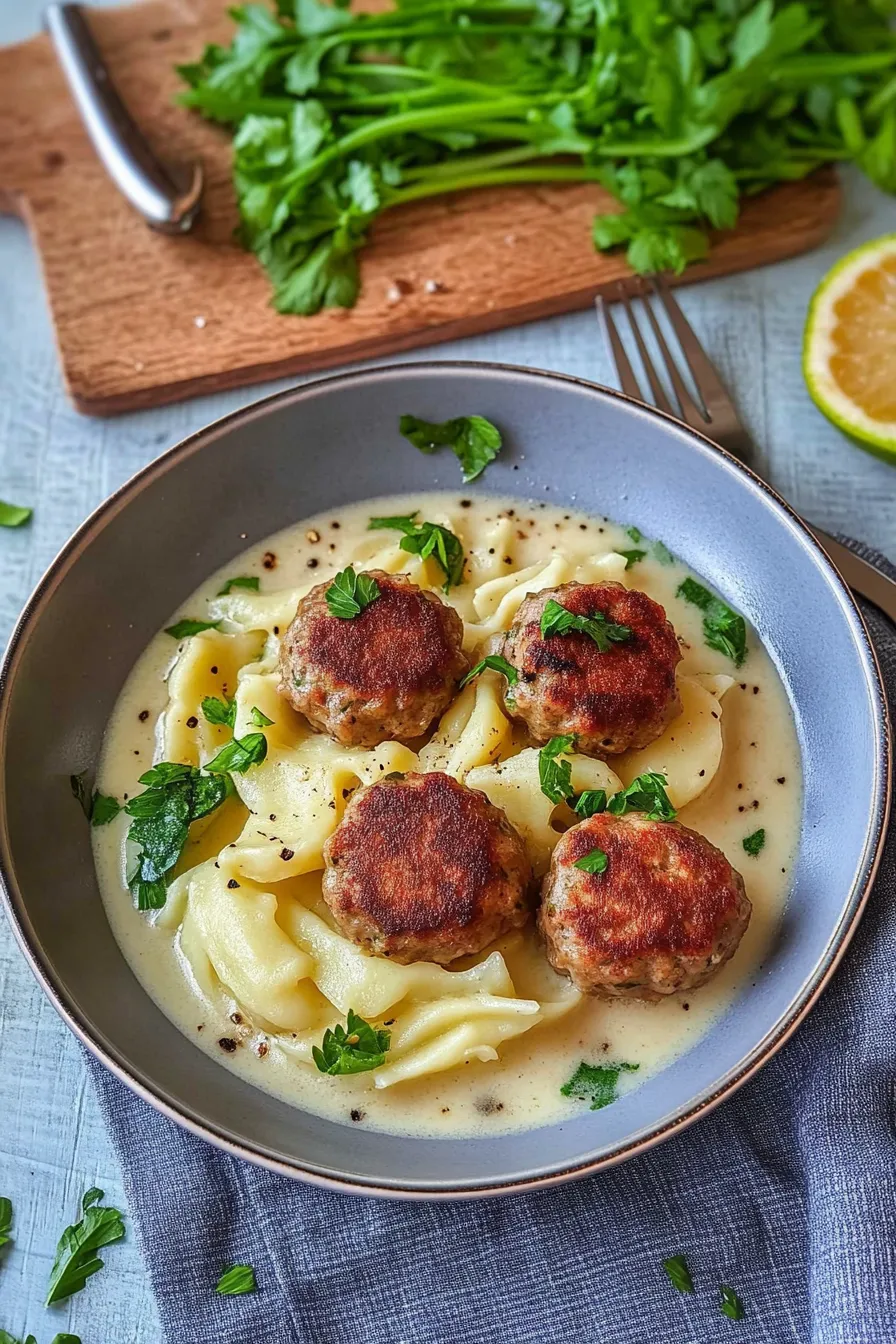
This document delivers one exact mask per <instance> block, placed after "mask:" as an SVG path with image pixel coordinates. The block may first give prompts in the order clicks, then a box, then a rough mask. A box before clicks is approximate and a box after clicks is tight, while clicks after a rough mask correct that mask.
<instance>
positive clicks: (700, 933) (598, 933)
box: [538, 812, 751, 1001]
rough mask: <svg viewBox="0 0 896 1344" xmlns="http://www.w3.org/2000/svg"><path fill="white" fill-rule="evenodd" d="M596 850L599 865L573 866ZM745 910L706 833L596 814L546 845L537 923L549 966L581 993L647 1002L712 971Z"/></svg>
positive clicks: (742, 924) (740, 886) (739, 929)
mask: <svg viewBox="0 0 896 1344" xmlns="http://www.w3.org/2000/svg"><path fill="white" fill-rule="evenodd" d="M594 849H601V850H603V852H604V853H605V854H606V856H607V866H606V869H605V870H604V872H602V873H595V874H591V873H587V872H585V871H583V869H581V868H576V866H575V864H576V862H577V860H579V859H582V858H584V857H585V855H586V854H590V853H591V851H592V850H594ZM750 910H751V906H750V902H749V901H748V900H747V897H746V893H745V891H744V881H743V878H742V877H741V875H740V873H738V872H735V870H734V869H733V868H732V867H731V864H730V863H729V862H728V860H727V859H726V858H725V856H724V854H722V853H721V852H720V851H719V850H717V849H716V847H715V846H714V845H711V844H710V842H709V841H708V840H707V839H706V837H705V836H702V835H698V834H697V832H696V831H691V830H689V829H688V828H687V826H682V825H680V824H679V823H678V822H675V821H649V820H648V819H647V818H646V817H645V816H643V815H642V814H640V813H628V814H626V815H625V816H623V817H614V816H610V814H609V813H606V812H604V813H600V814H598V815H597V816H593V817H589V818H588V819H587V820H586V821H582V822H580V823H579V824H578V825H577V826H573V827H572V829H571V830H569V831H567V832H566V834H565V835H564V836H563V838H562V839H561V841H560V843H559V844H558V845H557V847H556V849H555V850H554V855H553V858H552V860H551V866H550V869H549V871H548V874H547V877H546V878H545V881H544V888H543V897H542V905H541V909H540V910H539V914H538V926H539V928H540V929H541V932H542V934H543V935H544V939H545V942H546V943H547V953H548V959H549V961H550V963H551V965H552V966H553V967H554V969H555V970H558V971H565V972H566V974H567V975H568V976H569V978H570V979H571V980H572V982H573V984H574V985H575V986H576V988H577V989H580V990H581V991H582V992H583V993H584V994H597V995H601V996H602V997H605V998H628V999H648V1000H651V1001H655V1000H657V999H661V998H663V997H664V996H665V995H667V994H675V993H677V992H678V991H679V990H684V989H696V988H697V986H698V985H703V984H705V983H706V981H707V980H709V979H711V978H712V976H714V975H715V974H716V972H717V971H718V970H719V968H720V967H721V966H724V964H725V962H726V961H727V960H728V959H729V957H731V956H732V955H733V954H734V952H735V950H736V948H737V945H738V943H739V942H740V940H741V937H742V936H743V933H744V930H745V929H746V927H747V924H748V923H749V921H750Z"/></svg>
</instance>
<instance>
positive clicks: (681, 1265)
mask: <svg viewBox="0 0 896 1344" xmlns="http://www.w3.org/2000/svg"><path fill="white" fill-rule="evenodd" d="M663 1269H664V1270H665V1271H666V1273H667V1275H668V1276H669V1282H670V1283H671V1284H672V1287H673V1288H677V1289H678V1291H679V1292H680V1293H692V1292H693V1291H694V1280H693V1279H692V1278H691V1271H690V1270H689V1269H688V1262H687V1260H686V1259H685V1258H684V1256H683V1255H670V1256H669V1259H668V1260H664V1261H663Z"/></svg>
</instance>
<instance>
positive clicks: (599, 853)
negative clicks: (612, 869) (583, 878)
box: [573, 849, 609, 876]
mask: <svg viewBox="0 0 896 1344" xmlns="http://www.w3.org/2000/svg"><path fill="white" fill-rule="evenodd" d="M608 863H609V859H608V858H607V856H606V854H605V853H604V851H603V850H602V849H592V850H591V852H590V853H589V854H584V855H583V856H582V858H580V859H576V861H575V863H574V864H573V867H574V868H581V870H582V872H583V873H591V874H592V875H594V876H597V875H599V874H600V873H605V872H606V871H607V864H608Z"/></svg>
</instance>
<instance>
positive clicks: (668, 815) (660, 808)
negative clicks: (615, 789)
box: [607, 771, 678, 821]
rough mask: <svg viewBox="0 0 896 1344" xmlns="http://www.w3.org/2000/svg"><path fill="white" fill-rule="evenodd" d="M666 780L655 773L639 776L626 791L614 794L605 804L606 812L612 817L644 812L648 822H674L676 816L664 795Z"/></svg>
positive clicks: (667, 797) (667, 796)
mask: <svg viewBox="0 0 896 1344" xmlns="http://www.w3.org/2000/svg"><path fill="white" fill-rule="evenodd" d="M667 782H668V781H667V779H666V776H665V775H658V774H656V772H655V771H651V772H649V773H648V774H644V775H639V776H638V778H637V779H633V780H632V782H631V784H629V786H628V788H627V789H623V790H622V792H621V793H615V794H614V795H613V797H612V798H611V799H610V801H609V803H607V811H608V812H611V813H612V814H613V816H614V817H624V816H625V814H626V812H646V814H647V820H648V821H674V820H675V818H676V817H677V816H678V813H677V812H676V810H675V808H674V807H673V806H672V803H671V801H670V799H669V795H668V794H667V793H666V784H667Z"/></svg>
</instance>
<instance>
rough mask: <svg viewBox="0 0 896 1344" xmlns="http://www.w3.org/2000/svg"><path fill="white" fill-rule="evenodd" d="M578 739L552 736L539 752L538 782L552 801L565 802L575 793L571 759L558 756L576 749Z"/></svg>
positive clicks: (546, 796)
mask: <svg viewBox="0 0 896 1344" xmlns="http://www.w3.org/2000/svg"><path fill="white" fill-rule="evenodd" d="M575 745H576V739H575V738H574V737H572V736H569V737H552V738H551V740H550V742H546V743H545V745H544V746H543V747H542V748H541V751H540V752H539V753H538V782H539V784H540V785H541V791H542V793H543V794H544V796H545V798H550V800H551V802H552V803H562V802H565V801H566V799H567V798H571V797H572V795H573V787H572V766H571V765H570V763H569V761H558V759H557V757H558V756H563V755H565V754H566V752H569V751H574V750H575Z"/></svg>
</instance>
